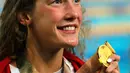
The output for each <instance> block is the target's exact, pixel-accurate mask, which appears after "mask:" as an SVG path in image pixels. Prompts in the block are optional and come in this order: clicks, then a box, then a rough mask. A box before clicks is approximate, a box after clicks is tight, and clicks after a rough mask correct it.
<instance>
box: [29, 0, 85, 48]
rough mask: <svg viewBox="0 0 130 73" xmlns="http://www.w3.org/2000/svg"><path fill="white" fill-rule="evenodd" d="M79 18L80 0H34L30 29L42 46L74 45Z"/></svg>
mask: <svg viewBox="0 0 130 73" xmlns="http://www.w3.org/2000/svg"><path fill="white" fill-rule="evenodd" d="M81 20H82V11H81V6H80V0H36V6H35V8H34V12H33V15H32V21H33V22H32V23H33V24H31V31H32V34H33V36H34V37H35V39H36V40H37V41H38V43H40V44H42V45H43V46H44V47H47V48H68V47H74V46H76V45H77V44H78V32H79V30H80V25H81V22H82V21H81Z"/></svg>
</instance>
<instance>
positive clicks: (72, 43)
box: [65, 40, 78, 48]
mask: <svg viewBox="0 0 130 73" xmlns="http://www.w3.org/2000/svg"><path fill="white" fill-rule="evenodd" d="M65 44H66V47H68V48H70V47H75V46H77V45H78V40H69V41H66V43H65Z"/></svg>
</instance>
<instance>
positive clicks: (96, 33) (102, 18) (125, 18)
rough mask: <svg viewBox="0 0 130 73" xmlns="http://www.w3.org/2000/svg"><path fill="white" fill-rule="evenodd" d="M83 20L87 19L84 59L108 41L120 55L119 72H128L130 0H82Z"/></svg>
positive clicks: (129, 72)
mask: <svg viewBox="0 0 130 73" xmlns="http://www.w3.org/2000/svg"><path fill="white" fill-rule="evenodd" d="M81 4H82V6H83V7H85V10H86V12H85V14H84V16H85V17H84V21H89V24H90V31H89V37H88V38H86V41H85V42H86V49H85V51H84V56H85V59H88V58H90V57H91V56H92V55H93V54H94V53H95V52H96V50H97V48H98V46H100V45H102V44H104V43H105V41H108V42H109V43H110V44H111V45H112V47H113V48H114V49H115V50H116V53H117V54H118V55H120V56H121V61H120V63H119V66H120V71H121V73H130V0H82V3H81Z"/></svg>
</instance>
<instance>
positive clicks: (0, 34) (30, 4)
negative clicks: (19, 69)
mask: <svg viewBox="0 0 130 73" xmlns="http://www.w3.org/2000/svg"><path fill="white" fill-rule="evenodd" d="M34 6H35V0H6V1H5V4H4V7H3V11H2V13H1V17H0V21H1V26H0V60H2V59H3V58H5V57H12V58H13V57H17V56H19V55H21V54H22V53H23V52H24V51H25V48H26V47H25V45H26V37H27V28H26V26H23V25H21V24H20V23H19V21H18V19H17V13H19V12H25V13H26V12H32V10H33V8H34Z"/></svg>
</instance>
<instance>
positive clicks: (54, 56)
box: [26, 34, 64, 73]
mask: <svg viewBox="0 0 130 73" xmlns="http://www.w3.org/2000/svg"><path fill="white" fill-rule="evenodd" d="M29 35H30V34H29ZM26 46H27V59H28V61H29V62H30V63H31V64H32V68H35V69H36V70H37V71H38V72H39V73H53V72H55V71H58V70H59V69H60V68H61V66H62V59H63V51H64V49H63V48H60V49H56V48H53V49H52V48H45V47H40V46H38V45H37V44H36V40H35V39H34V37H32V36H28V39H27V45H26ZM48 46H50V45H48Z"/></svg>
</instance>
